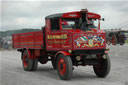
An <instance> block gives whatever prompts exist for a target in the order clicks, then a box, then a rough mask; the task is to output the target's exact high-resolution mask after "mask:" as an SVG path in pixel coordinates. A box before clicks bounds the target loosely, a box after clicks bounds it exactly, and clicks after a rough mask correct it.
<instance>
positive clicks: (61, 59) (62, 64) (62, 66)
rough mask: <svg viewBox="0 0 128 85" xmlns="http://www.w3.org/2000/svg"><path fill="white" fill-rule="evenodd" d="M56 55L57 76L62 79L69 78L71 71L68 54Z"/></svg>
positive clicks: (70, 61)
mask: <svg viewBox="0 0 128 85" xmlns="http://www.w3.org/2000/svg"><path fill="white" fill-rule="evenodd" d="M57 57H58V58H57V63H56V67H57V72H58V74H59V77H60V78H61V79H63V80H69V79H70V78H71V76H72V73H73V70H72V60H71V58H70V56H65V55H63V54H60V55H59V56H57Z"/></svg>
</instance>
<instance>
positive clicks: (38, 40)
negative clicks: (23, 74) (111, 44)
mask: <svg viewBox="0 0 128 85" xmlns="http://www.w3.org/2000/svg"><path fill="white" fill-rule="evenodd" d="M100 20H104V19H101V16H100V15H99V14H96V13H92V12H88V10H87V9H82V10H81V11H76V12H68V13H60V14H53V15H50V16H47V17H45V23H46V25H45V27H42V30H41V31H38V32H27V33H19V34H13V35H12V36H13V38H12V39H13V48H16V49H17V50H18V51H20V52H21V60H22V63H23V68H24V70H25V71H34V70H36V69H37V66H38V62H40V63H41V64H46V63H47V62H48V61H51V63H52V66H53V68H54V69H56V70H57V72H58V75H59V77H60V79H63V80H67V79H70V78H71V76H72V73H73V66H86V65H90V66H93V69H94V72H95V74H96V75H97V76H98V77H102V78H104V77H106V76H107V75H108V73H109V71H110V59H109V56H108V50H109V49H106V40H105V39H106V36H105V35H106V34H105V32H104V31H103V30H101V29H100Z"/></svg>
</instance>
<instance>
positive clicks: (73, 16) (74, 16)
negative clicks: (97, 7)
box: [45, 11, 101, 19]
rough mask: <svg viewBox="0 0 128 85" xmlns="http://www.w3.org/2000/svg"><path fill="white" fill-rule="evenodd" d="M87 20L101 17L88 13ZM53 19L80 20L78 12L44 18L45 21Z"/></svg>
mask: <svg viewBox="0 0 128 85" xmlns="http://www.w3.org/2000/svg"><path fill="white" fill-rule="evenodd" d="M87 15H88V19H100V18H101V16H100V15H99V14H96V13H92V12H88V14H87ZM54 18H81V14H80V11H76V12H67V13H58V14H52V15H49V16H46V17H45V19H54Z"/></svg>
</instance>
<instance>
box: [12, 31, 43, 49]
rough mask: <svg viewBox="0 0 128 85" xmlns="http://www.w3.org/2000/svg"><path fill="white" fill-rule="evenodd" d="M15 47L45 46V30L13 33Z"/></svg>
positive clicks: (38, 47) (36, 47) (39, 47)
mask: <svg viewBox="0 0 128 85" xmlns="http://www.w3.org/2000/svg"><path fill="white" fill-rule="evenodd" d="M12 36H13V37H12V39H13V48H31V49H32V48H34V49H41V47H42V46H43V32H42V31H38V32H27V33H19V34H13V35H12Z"/></svg>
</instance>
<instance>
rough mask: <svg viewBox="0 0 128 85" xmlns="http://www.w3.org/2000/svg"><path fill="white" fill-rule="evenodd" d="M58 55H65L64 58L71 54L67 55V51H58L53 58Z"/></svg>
mask: <svg viewBox="0 0 128 85" xmlns="http://www.w3.org/2000/svg"><path fill="white" fill-rule="evenodd" d="M58 54H63V55H65V56H70V55H71V53H69V52H67V51H59V52H57V53H56V55H55V57H56V56H57V55H58Z"/></svg>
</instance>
